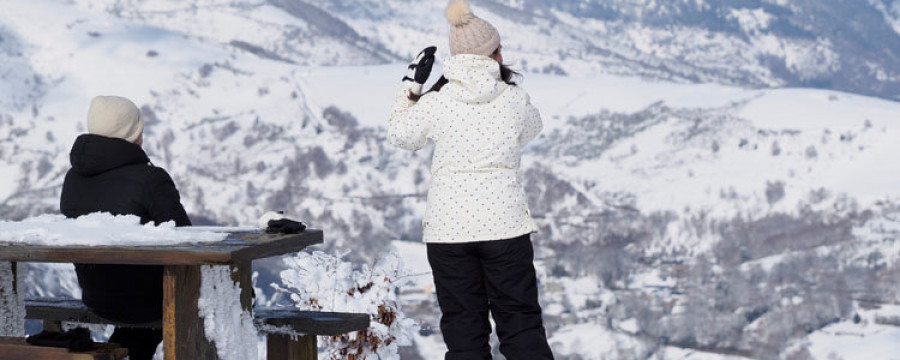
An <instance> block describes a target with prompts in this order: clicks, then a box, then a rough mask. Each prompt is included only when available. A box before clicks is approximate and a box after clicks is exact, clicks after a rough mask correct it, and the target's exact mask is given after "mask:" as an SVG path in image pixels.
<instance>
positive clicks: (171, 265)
mask: <svg viewBox="0 0 900 360" xmlns="http://www.w3.org/2000/svg"><path fill="white" fill-rule="evenodd" d="M322 239H323V236H322V230H314V229H307V230H306V231H304V232H302V233H299V234H291V235H280V234H265V233H262V232H236V233H230V234H229V235H228V237H227V238H226V239H225V240H223V241H219V242H202V243H187V244H179V245H171V246H53V245H23V244H3V243H2V242H0V261H9V262H12V263H13V270H14V271H15V269H16V265H15V264H16V263H17V262H49V263H80V264H129V265H162V266H163V267H164V274H163V346H164V348H165V359H166V360H188V359H217V355H216V352H215V348H214V347H213V346H212V345H211V344H210V343H209V341H207V339H206V336H205V334H204V330H203V319H201V318H200V316H199V309H198V307H197V300H198V299H199V298H200V280H201V279H200V268H201V266H203V265H228V266H230V267H231V268H232V279H234V281H235V282H236V283H238V284H239V285H240V287H241V305H242V306H243V307H244V309H247V310H248V311H253V284H252V275H253V272H252V268H251V262H252V261H253V260H255V259H261V258H267V257H272V256H277V255H283V254H288V253H293V252H297V251H300V250H303V249H304V248H306V247H308V246H311V245H316V244H321V243H322ZM0 240H2V239H0ZM20 287H21V284H15V285H14V287H13V288H14V289H19V288H20Z"/></svg>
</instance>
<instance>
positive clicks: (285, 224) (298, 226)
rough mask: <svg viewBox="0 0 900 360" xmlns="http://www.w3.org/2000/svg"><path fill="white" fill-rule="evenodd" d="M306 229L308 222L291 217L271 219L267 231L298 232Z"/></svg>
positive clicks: (276, 232) (271, 232)
mask: <svg viewBox="0 0 900 360" xmlns="http://www.w3.org/2000/svg"><path fill="white" fill-rule="evenodd" d="M303 230H306V224H304V223H302V222H299V221H294V220H291V219H278V220H269V226H268V227H266V232H267V233H269V234H296V233H299V232H303Z"/></svg>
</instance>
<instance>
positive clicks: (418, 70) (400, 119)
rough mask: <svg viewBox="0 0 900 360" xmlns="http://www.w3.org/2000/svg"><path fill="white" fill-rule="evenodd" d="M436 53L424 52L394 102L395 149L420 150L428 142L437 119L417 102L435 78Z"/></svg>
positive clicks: (390, 124) (391, 129)
mask: <svg viewBox="0 0 900 360" xmlns="http://www.w3.org/2000/svg"><path fill="white" fill-rule="evenodd" d="M436 50H437V48H435V47H434V46H431V47H428V48H425V49H424V50H422V52H420V53H419V55H418V56H416V59H415V60H414V61H413V63H412V64H410V65H409V70H408V72H407V75H406V76H405V77H404V78H403V88H402V89H401V91H400V94H398V95H397V100H396V101H394V108H393V109H392V110H391V118H390V119H389V120H388V142H390V143H391V144H392V145H394V146H397V147H400V148H403V149H406V150H419V149H421V148H423V147H425V144H426V143H427V142H428V132H429V130H430V125H429V123H430V122H431V120H432V119H433V116H430V115H429V111H428V109H427V106H425V104H420V105H418V106H416V102H417V101H419V100H420V99H421V95H422V86H423V85H424V84H425V82H426V81H427V80H428V76H429V75H430V74H431V67H432V65H434V53H435V51H436Z"/></svg>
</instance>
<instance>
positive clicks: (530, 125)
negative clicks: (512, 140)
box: [519, 94, 544, 146]
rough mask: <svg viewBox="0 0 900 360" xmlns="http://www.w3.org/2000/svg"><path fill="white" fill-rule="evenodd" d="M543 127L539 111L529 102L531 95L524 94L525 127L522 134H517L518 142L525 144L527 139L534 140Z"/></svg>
mask: <svg viewBox="0 0 900 360" xmlns="http://www.w3.org/2000/svg"><path fill="white" fill-rule="evenodd" d="M543 128H544V123H543V122H542V121H541V113H540V112H539V111H538V109H537V108H536V107H534V105H532V104H531V97H530V96H528V95H527V94H526V95H525V127H524V129H523V130H522V134H520V135H519V144H520V145H522V146H525V144H527V143H528V142H529V141H531V140H534V138H536V137H537V136H538V134H540V133H541V130H543Z"/></svg>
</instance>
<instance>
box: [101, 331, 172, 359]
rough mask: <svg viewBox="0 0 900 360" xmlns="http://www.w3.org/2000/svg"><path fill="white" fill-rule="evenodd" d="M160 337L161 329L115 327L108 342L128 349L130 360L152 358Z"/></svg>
mask: <svg viewBox="0 0 900 360" xmlns="http://www.w3.org/2000/svg"><path fill="white" fill-rule="evenodd" d="M162 338H163V334H162V329H138V328H126V327H117V328H116V330H115V331H113V334H112V336H110V337H109V342H111V343H116V344H119V345H120V346H122V347H124V348H126V349H128V358H129V359H131V360H152V359H153V354H154V353H155V352H156V347H157V346H159V343H160V342H161V341H162Z"/></svg>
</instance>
